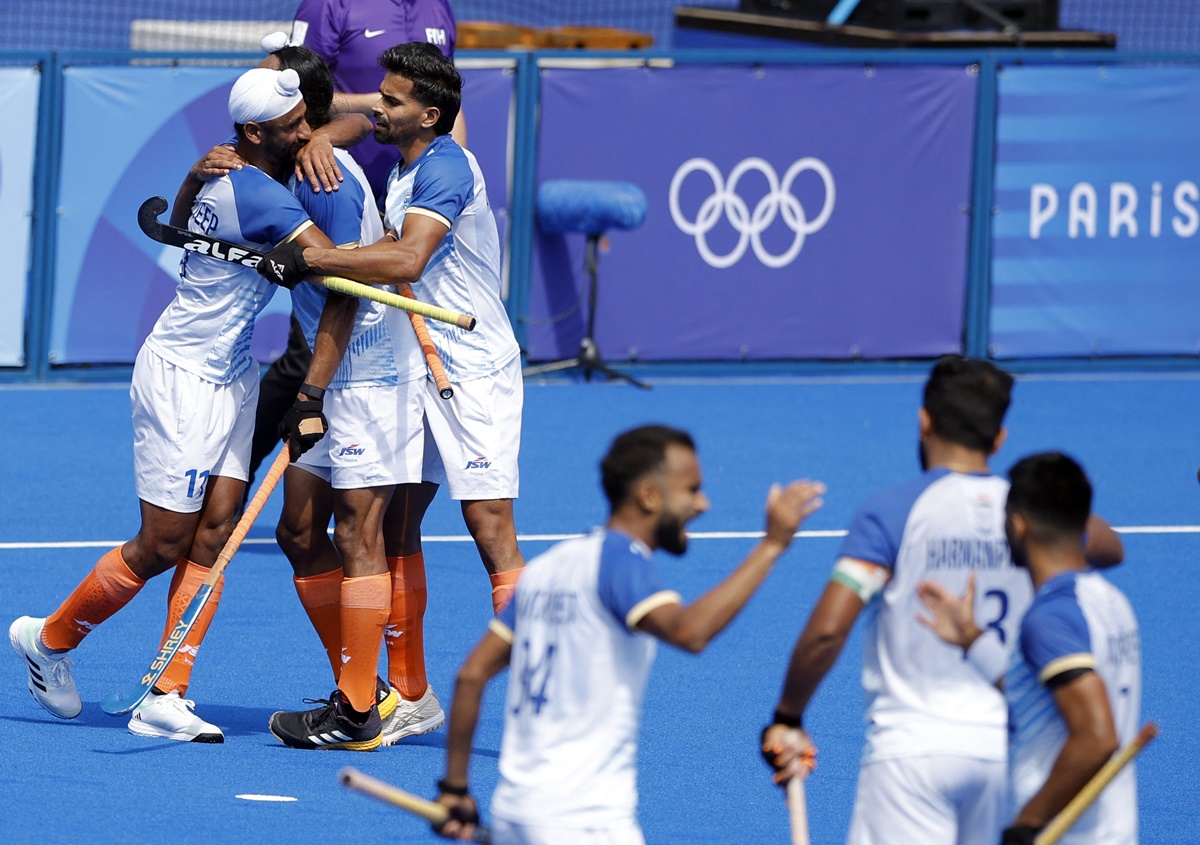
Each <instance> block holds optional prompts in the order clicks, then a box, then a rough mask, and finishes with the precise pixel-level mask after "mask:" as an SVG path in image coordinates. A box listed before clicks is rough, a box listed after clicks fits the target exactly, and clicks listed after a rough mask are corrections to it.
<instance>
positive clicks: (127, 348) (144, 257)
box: [30, 67, 513, 365]
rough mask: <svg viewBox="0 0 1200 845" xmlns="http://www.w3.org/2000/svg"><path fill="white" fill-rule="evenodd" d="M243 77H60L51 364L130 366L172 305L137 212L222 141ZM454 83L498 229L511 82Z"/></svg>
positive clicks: (284, 313)
mask: <svg viewBox="0 0 1200 845" xmlns="http://www.w3.org/2000/svg"><path fill="white" fill-rule="evenodd" d="M244 70H245V68H244V67H242V68H239V67H226V68H219V67H216V68H214V67H172V68H157V67H69V68H67V69H66V70H65V78H64V115H63V123H64V128H63V152H62V155H63V164H62V189H61V195H60V197H59V208H60V214H59V219H58V220H59V225H58V241H57V263H56V272H55V289H54V308H53V314H52V318H51V345H50V360H51V363H53V364H57V365H63V364H90V363H95V364H101V363H105V364H125V363H132V362H133V360H134V358H135V357H136V355H137V351H138V348H139V347H140V346H141V344H142V341H143V340H144V339H145V337H146V335H147V334H148V333H149V332H150V329H151V328H152V327H153V326H154V322H155V321H156V320H157V319H158V315H159V314H160V313H161V312H162V309H163V308H164V307H165V306H166V305H167V303H168V302H170V300H171V298H172V297H173V296H174V293H175V285H176V283H177V281H178V270H179V260H180V256H181V251H180V250H178V249H175V248H173V247H164V246H162V245H161V244H158V243H155V242H154V241H151V240H150V239H149V238H147V237H146V236H145V235H144V234H142V232H141V230H140V229H139V228H138V225H137V209H138V206H139V205H141V203H142V201H143V200H145V199H146V198H147V197H152V196H156V195H158V196H164V197H166V198H167V199H168V200H173V199H174V197H175V193H176V191H177V190H178V188H179V185H180V182H181V181H182V180H183V178H184V176H185V175H186V174H187V170H188V168H189V167H191V165H192V164H193V163H194V162H195V161H196V160H197V159H198V158H199V157H200V156H201V155H203V154H204V153H205V152H206V151H207V150H208V149H209V148H210V147H212V146H213V145H214V144H219V143H221V142H223V141H225V140H226V139H228V138H229V137H230V135H231V134H232V131H233V128H232V127H233V124H232V122H231V121H230V119H229V114H228V111H227V107H226V101H227V99H228V96H229V88H230V86H231V85H232V84H233V81H234V80H235V79H236V78H237V77H238V75H239V74H241V73H242V72H243V71H244ZM464 77H465V79H466V80H467V84H466V85H465V87H464V108H465V109H466V114H467V115H468V120H469V121H470V123H469V130H468V131H469V132H470V137H469V143H470V145H471V148H472V149H473V150H474V151H475V153H476V155H477V156H478V158H479V160H480V166H481V168H483V170H484V173H485V177H486V178H488V180H489V185H490V186H491V188H492V192H491V199H492V203H493V206H494V207H496V208H497V216H498V217H499V218H501V219H504V217H505V211H504V209H505V207H506V204H507V203H506V200H505V197H506V194H507V173H506V168H507V156H508V146H509V143H508V141H509V137H510V134H511V133H510V130H509V126H510V121H509V108H510V102H511V99H512V91H513V77H512V74H511V71H506V70H505V69H503V68H479V69H472V70H467V71H465V72H464ZM477 98H478V102H477ZM30 125H33V124H32V122H30ZM493 171H494V173H493ZM289 309H290V301H289V298H288V297H287V296H286V295H283V294H282V293H281V294H279V295H277V296H276V297H275V298H274V299H273V300H272V302H271V304H270V305H269V306H268V308H267V310H266V311H265V312H264V313H263V314H262V315H261V316H260V317H259V320H258V326H257V328H256V329H255V333H254V334H255V336H254V354H255V355H256V357H257V358H258V359H259V360H260V361H270V360H272V359H273V358H275V357H276V356H277V355H278V354H279V353H280V352H282V351H283V348H284V346H285V345H286V342H287V322H288V312H289Z"/></svg>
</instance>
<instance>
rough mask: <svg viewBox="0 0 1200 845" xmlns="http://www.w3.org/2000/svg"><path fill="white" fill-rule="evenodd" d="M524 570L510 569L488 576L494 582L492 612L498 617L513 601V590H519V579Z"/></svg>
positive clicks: (521, 567) (521, 568)
mask: <svg viewBox="0 0 1200 845" xmlns="http://www.w3.org/2000/svg"><path fill="white" fill-rule="evenodd" d="M524 569H525V567H523V566H518V567H517V568H516V569H509V570H506V571H504V572H497V573H496V574H495V575H489V576H488V577H489V578H491V580H492V612H493V613H495V614H496V615H497V616H499V615H500V611H502V610H504V608H505V607H507V606H508V602H509V600H510V599H512V594H513V590H515V589H516V588H517V579H518V578H520V577H521V572H522V570H524Z"/></svg>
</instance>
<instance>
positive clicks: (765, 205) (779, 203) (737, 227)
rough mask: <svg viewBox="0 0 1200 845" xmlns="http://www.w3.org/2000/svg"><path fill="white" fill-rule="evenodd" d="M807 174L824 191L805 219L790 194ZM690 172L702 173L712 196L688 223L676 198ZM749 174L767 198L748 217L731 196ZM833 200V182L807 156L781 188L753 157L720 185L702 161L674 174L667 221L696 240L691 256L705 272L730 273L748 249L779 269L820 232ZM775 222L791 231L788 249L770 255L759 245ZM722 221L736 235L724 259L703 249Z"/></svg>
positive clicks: (768, 166) (762, 162) (766, 166)
mask: <svg viewBox="0 0 1200 845" xmlns="http://www.w3.org/2000/svg"><path fill="white" fill-rule="evenodd" d="M809 170H811V171H813V172H814V173H816V174H817V175H818V176H819V177H821V182H822V186H823V188H824V191H825V200H824V202H823V203H822V205H821V210H820V212H818V213H817V215H816V216H815V217H810V216H809V215H808V212H807V211H806V210H805V208H804V206H803V205H801V204H800V200H799V199H798V198H797V197H796V195H795V194H794V193H793V192H792V184H793V183H794V182H795V181H796V178H797V177H798V176H799V175H800V174H801V173H804V172H806V171H809ZM696 171H699V172H701V173H703V174H704V175H706V176H707V177H708V178H709V179H710V180H711V181H712V186H713V190H712V193H711V194H710V195H709V196H708V198H707V199H705V200H704V202H702V203H701V204H700V208H699V210H697V212H696V216H695V218H694V219H691V220H689V219H688V218H687V217H686V216H685V215H684V213H683V211H682V210H681V209H680V207H679V193H680V191H681V190H682V188H683V183H684V180H685V179H687V177H688V176H689V175H691V174H692V173H694V172H696ZM751 171H753V172H757V173H761V174H762V175H763V176H764V177H765V178H766V180H767V193H766V195H765V196H763V197H762V199H760V200H759V201H758V203H757V204H756V205H755V206H754V210H753V211H751V210H750V206H749V205H748V204H747V203H746V201H745V200H744V199H742V198H741V197H740V196H739V195H738V192H737V189H738V182H739V181H740V180H741V178H742V177H743V176H745V175H746V174H747V173H750V172H751ZM835 200H836V186H835V185H834V181H833V173H831V172H830V170H829V167H828V166H827V165H826V164H825V162H823V161H821V160H820V159H819V158H812V157H811V156H809V157H806V158H802V159H798V160H797V161H794V162H792V165H791V166H790V167H789V168H788V169H787V172H786V173H784V175H783V181H782V182H781V181H780V180H779V176H778V174H776V173H775V168H773V167H772V166H771V164H770V163H769V162H767V161H766V160H765V159H761V158H757V157H753V158H747V159H743V160H742V161H740V162H738V163H737V165H736V166H734V168H733V170H732V171H731V172H730V174H729V180H728V181H726V179H725V177H724V176H722V175H721V171H720V170H719V169H718V168H717V166H716V165H715V164H713V163H712V162H711V161H709V160H708V159H706V158H692V159H688V160H687V161H685V162H684V163H683V164H681V165H680V166H679V169H678V170H676V171H675V175H674V177H672V179H671V193H670V197H669V204H670V208H671V219H672V220H674V221H675V225H676V226H678V227H679V231H681V232H683V233H684V234H685V235H691V236H692V237H694V238H695V239H696V250H697V251H698V252H699V253H700V257H701V258H703V259H704V262H705V263H706V264H708V265H709V266H710V267H715V268H717V269H718V270H723V269H725V268H727V267H732V266H733V265H734V264H737V263H738V262H739V261H741V259H742V256H743V255H745V254H746V249H747V248H748V247H749V248H752V249H753V250H754V255H755V257H757V258H758V260H759V261H761V262H762V263H763V264H765V265H766V266H767V267H771V268H773V269H779V268H781V267H786V266H788V265H789V264H791V263H792V262H793V261H794V260H795V259H796V256H797V255H799V254H800V250H802V249H804V241H805V239H806V238H807V237H808V236H809V235H811V234H814V233H816V232H819V231H820V230H821V229H823V228H824V227H825V224H826V223H828V222H829V218H830V216H831V215H832V214H833V206H834V202H835ZM776 217H780V218H781V219H782V221H783V224H784V225H785V226H787V227H788V228H789V229H791V230H792V234H793V238H792V244H791V246H789V247H788V248H787V249H786V250H784V251H783V253H782V254H780V255H775V254H774V253H772V252H771V251H770V250H768V249H767V248H766V247H765V246H764V245H763V242H762V234H763V232H765V231H766V230H767V229H768V228H769V227H770V226H771V224H772V223H774V222H775V218H776ZM722 218H724V219H725V220H727V221H728V223H729V225H730V226H731V227H732V228H733V231H734V232H736V233H737V236H738V240H737V243H736V244H735V245H734V247H733V249H732V250H730V251H729V252H728V253H726V254H725V255H718V254H716V253H715V252H714V251H713V250H712V248H711V247H710V246H709V243H708V234H709V232H711V231H712V230H713V229H714V228H715V227H716V225H717V224H718V223H719V222H720V220H721V219H722Z"/></svg>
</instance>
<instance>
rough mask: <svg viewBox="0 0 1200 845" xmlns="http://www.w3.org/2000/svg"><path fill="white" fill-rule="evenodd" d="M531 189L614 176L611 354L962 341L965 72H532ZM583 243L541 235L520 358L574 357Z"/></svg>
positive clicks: (914, 349)
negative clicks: (618, 207)
mask: <svg viewBox="0 0 1200 845" xmlns="http://www.w3.org/2000/svg"><path fill="white" fill-rule="evenodd" d="M541 83H542V103H541V126H540V138H539V146H538V155H539V168H538V181H539V184H540V183H541V182H544V181H545V180H548V179H614V180H621V181H628V182H632V183H634V184H636V185H638V186H639V187H640V188H641V189H642V190H643V191H644V192H645V194H646V196H647V199H648V203H649V213H648V216H647V219H646V222H645V224H644V225H643V226H642V227H641V228H639V229H637V230H636V231H632V232H623V231H614V232H610V233H609V234H608V236H607V241H608V243H607V247H608V248H607V250H605V249H604V248H603V247H602V255H601V259H600V271H599V277H600V283H599V294H598V305H597V314H596V334H597V341H598V345H599V347H600V349H601V351H602V353H603V354H604V356H605V357H606V358H611V359H614V360H617V359H640V360H755V359H757V360H764V359H815V358H820V359H850V358H892V357H910V356H911V357H924V356H934V355H938V354H941V353H944V352H950V351H958V350H960V349H961V348H962V339H963V327H964V303H965V288H966V273H967V245H968V228H969V217H968V215H967V213H966V212H967V209H968V208H969V205H970V195H971V155H972V134H973V121H974V115H975V100H976V92H977V86H976V77H975V75H974V72H973V71H972V69H969V68H966V67H924V66H896V67H863V66H853V67H814V66H801V67H771V66H766V67H758V68H750V67H745V68H743V67H725V66H722V67H673V68H607V69H579V68H563V67H546V68H543V70H542V76H541ZM583 246H584V237H583V236H582V235H577V234H571V233H567V234H563V235H553V236H551V235H545V234H539V235H538V237H537V240H536V243H535V245H534V261H533V275H532V279H531V287H530V296H529V308H528V314H526V315H523V320H524V323H525V325H524V329H525V341H526V348H527V350H528V353H529V358H530V359H531V360H548V359H554V358H559V357H567V356H571V355H573V354H575V352H576V350H577V348H578V344H579V340H580V338H581V336H582V334H583V330H584V329H583V327H584V325H585V322H586V299H585V296H586V294H585V285H586V282H585V278H584V273H583Z"/></svg>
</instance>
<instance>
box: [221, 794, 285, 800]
mask: <svg viewBox="0 0 1200 845" xmlns="http://www.w3.org/2000/svg"><path fill="white" fill-rule="evenodd" d="M233 797H234V798H241V799H242V800H243V801H295V800H296V799H295V798H293V797H292V796H290V795H253V794H250V793H247V794H244V795H235V796H233Z"/></svg>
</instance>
